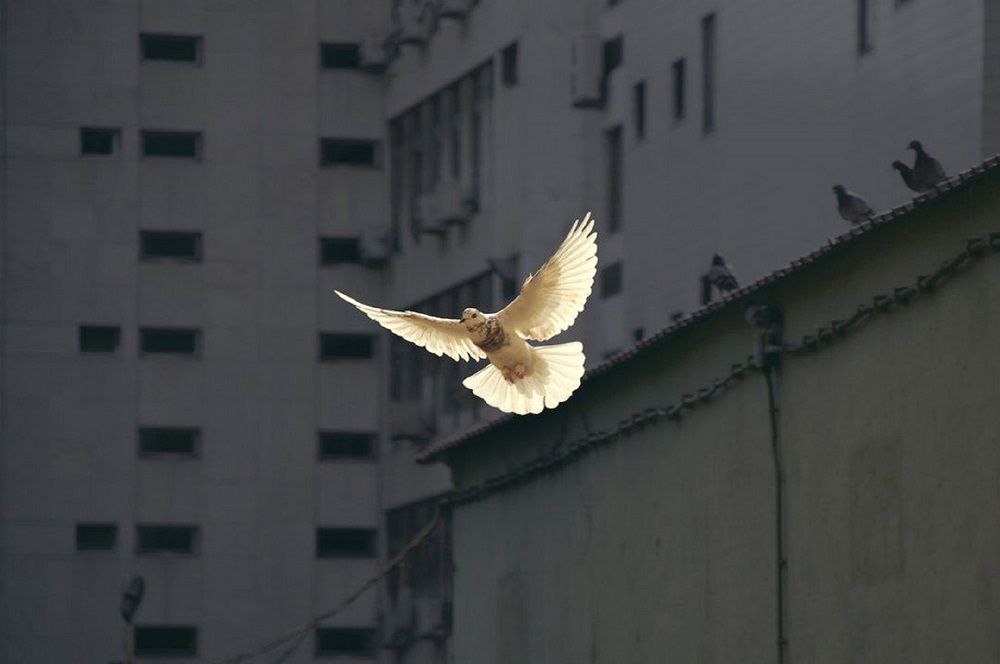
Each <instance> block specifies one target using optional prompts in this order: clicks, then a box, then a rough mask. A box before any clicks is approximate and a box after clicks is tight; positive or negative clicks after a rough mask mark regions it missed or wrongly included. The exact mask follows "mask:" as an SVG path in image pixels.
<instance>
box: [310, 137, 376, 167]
mask: <svg viewBox="0 0 1000 664" xmlns="http://www.w3.org/2000/svg"><path fill="white" fill-rule="evenodd" d="M319 163H320V166H378V141H371V140H363V139H354V138H321V139H320V157H319Z"/></svg>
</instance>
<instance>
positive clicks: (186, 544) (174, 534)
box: [135, 525, 198, 554]
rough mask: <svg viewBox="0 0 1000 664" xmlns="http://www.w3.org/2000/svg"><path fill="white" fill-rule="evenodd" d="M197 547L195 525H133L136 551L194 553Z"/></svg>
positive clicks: (196, 529) (196, 528)
mask: <svg viewBox="0 0 1000 664" xmlns="http://www.w3.org/2000/svg"><path fill="white" fill-rule="evenodd" d="M197 547H198V527H197V526H154V525H137V526H136V527H135V552H136V553H140V554H141V553H183V554H192V553H195V552H196V550H197Z"/></svg>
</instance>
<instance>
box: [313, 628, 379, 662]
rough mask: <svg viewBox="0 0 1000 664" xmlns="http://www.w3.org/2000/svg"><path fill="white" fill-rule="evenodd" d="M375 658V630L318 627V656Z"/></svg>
mask: <svg viewBox="0 0 1000 664" xmlns="http://www.w3.org/2000/svg"><path fill="white" fill-rule="evenodd" d="M337 655H345V656H351V657H374V656H375V630H374V629H372V628H370V627H317V628H316V656H317V657H334V656H337Z"/></svg>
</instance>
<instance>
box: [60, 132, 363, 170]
mask: <svg viewBox="0 0 1000 664" xmlns="http://www.w3.org/2000/svg"><path fill="white" fill-rule="evenodd" d="M121 134H122V132H121V129H119V128H117V127H81V128H80V154H82V155H87V156H110V155H113V154H116V153H118V152H120V151H121V141H122V136H121ZM139 142H140V144H141V145H142V154H143V156H146V157H171V158H177V159H201V157H202V142H203V141H202V133H201V132H199V131H165V130H146V129H144V130H141V131H140V132H139ZM319 163H320V166H325V167H328V166H372V167H377V166H381V143H380V142H379V141H377V140H369V139H355V138H321V139H320V140H319Z"/></svg>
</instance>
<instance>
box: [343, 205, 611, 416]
mask: <svg viewBox="0 0 1000 664" xmlns="http://www.w3.org/2000/svg"><path fill="white" fill-rule="evenodd" d="M596 272H597V233H596V232H595V231H594V220H593V218H591V216H590V213H589V212H588V213H587V215H586V216H585V217H584V218H583V222H581V221H580V220H579V219H577V220H576V222H574V224H573V227H572V228H571V229H570V231H569V233H568V234H567V235H566V239H565V240H563V242H562V244H561V245H559V248H558V249H556V252H555V253H554V254H552V257H551V258H549V260H547V261H545V264H544V265H542V267H541V268H540V269H539V270H538V272H535V273H534V274H532V275H529V276H528V278H527V279H525V280H524V283H523V284H522V285H521V292H520V294H519V295H518V296H517V297H516V298H514V300H512V301H511V303H510V304H508V305H507V306H506V307H504V308H503V309H501V310H500V311H498V312H496V313H493V314H484V313H483V312H481V311H479V310H478V309H473V308H468V309H465V310H464V311H463V312H462V318H461V319H457V318H438V317H436V316H428V315H426V314H421V313H417V312H415V311H393V310H391V309H380V308H378V307H371V306H368V305H367V304H362V303H361V302H358V301H357V300H355V299H353V298H351V297H349V296H347V295H344V294H343V293H341V292H340V291H334V292H335V293H336V294H337V295H339V296H340V297H341V298H343V299H344V300H346V301H347V302H350V303H351V304H353V305H354V306H355V307H357V308H358V309H360V310H361V311H362V312H363V313H364V314H365V315H367V316H368V317H369V318H371V319H372V320H374V321H375V322H377V323H378V324H379V325H381V326H382V327H384V328H386V329H388V330H390V331H391V332H394V333H395V334H398V335H399V336H401V337H403V338H404V339H406V340H407V341H411V342H413V343H415V344H417V345H418V346H422V347H423V348H426V349H427V350H428V351H430V352H432V353H434V354H435V355H438V356H440V355H447V356H448V357H450V358H452V359H453V360H456V361H457V360H469V359H476V360H480V359H487V360H489V365H487V366H486V367H485V368H484V369H482V370H480V371H477V372H476V373H474V374H473V375H471V376H469V377H468V378H466V379H465V380H464V381H462V384H463V385H464V386H465V387H467V388H469V389H470V390H472V392H473V393H474V394H476V396H478V397H480V398H481V399H483V401H485V402H486V403H488V404H490V405H491V406H495V407H496V408H499V409H500V410H502V411H504V412H507V413H517V414H518V415H525V414H527V413H540V412H542V410H544V409H545V408H555V407H556V406H558V405H559V404H561V403H562V402H563V401H565V400H566V399H568V398H569V397H570V395H571V394H573V392H574V391H576V388H577V387H579V386H580V379H581V378H582V377H583V373H584V370H583V362H584V359H585V358H584V355H583V344H581V343H580V342H579V341H571V342H569V343H563V344H555V345H549V346H532V345H531V344H528V343H527V341H528V340H530V341H545V340H546V339H550V338H552V337H554V336H555V335H557V334H559V333H560V332H562V331H563V330H566V329H568V328H569V327H570V326H571V325H572V324H573V321H575V320H576V317H577V316H578V315H579V314H580V312H581V311H583V307H584V305H585V304H586V302H587V297H588V296H589V295H590V291H591V289H592V288H593V285H594V274H595V273H596Z"/></svg>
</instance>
